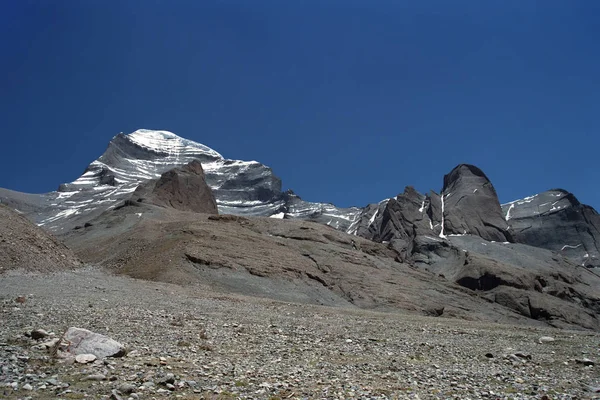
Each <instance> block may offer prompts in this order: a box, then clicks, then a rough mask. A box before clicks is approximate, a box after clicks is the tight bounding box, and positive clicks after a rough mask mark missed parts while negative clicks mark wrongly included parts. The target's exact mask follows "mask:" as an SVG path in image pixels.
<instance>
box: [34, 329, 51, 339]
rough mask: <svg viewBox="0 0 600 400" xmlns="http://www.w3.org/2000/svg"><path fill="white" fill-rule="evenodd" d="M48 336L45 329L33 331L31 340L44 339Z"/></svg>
mask: <svg viewBox="0 0 600 400" xmlns="http://www.w3.org/2000/svg"><path fill="white" fill-rule="evenodd" d="M48 335H49V334H48V332H46V331H45V330H43V329H34V330H32V331H31V338H32V339H35V340H40V339H44V338H45V337H48Z"/></svg>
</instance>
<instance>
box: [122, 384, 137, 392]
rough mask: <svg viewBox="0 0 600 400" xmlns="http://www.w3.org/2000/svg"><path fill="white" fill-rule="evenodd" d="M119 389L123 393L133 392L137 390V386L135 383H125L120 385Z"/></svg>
mask: <svg viewBox="0 0 600 400" xmlns="http://www.w3.org/2000/svg"><path fill="white" fill-rule="evenodd" d="M117 389H118V390H119V392H121V393H123V394H131V393H133V392H135V391H136V389H137V388H136V387H135V385H132V384H130V383H124V384H122V385H120V386H119V387H118V388H117Z"/></svg>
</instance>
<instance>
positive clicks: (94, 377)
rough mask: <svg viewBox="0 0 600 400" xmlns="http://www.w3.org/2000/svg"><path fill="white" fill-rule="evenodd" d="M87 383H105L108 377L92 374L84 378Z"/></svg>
mask: <svg viewBox="0 0 600 400" xmlns="http://www.w3.org/2000/svg"><path fill="white" fill-rule="evenodd" d="M83 380H85V381H104V380H106V375H104V374H91V375H88V376H86V377H85V378H83Z"/></svg>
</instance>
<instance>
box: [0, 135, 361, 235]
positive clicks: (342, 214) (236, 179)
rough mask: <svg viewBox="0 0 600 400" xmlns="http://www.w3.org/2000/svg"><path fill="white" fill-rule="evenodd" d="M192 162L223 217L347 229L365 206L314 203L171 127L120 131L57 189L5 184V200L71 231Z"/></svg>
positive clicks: (268, 173) (0, 196)
mask: <svg viewBox="0 0 600 400" xmlns="http://www.w3.org/2000/svg"><path fill="white" fill-rule="evenodd" d="M194 160H198V161H199V162H201V164H202V168H203V170H204V173H205V175H206V182H207V184H208V185H209V186H210V188H211V189H212V191H213V193H214V196H215V198H216V202H217V205H218V209H219V212H220V213H222V214H235V215H245V216H272V217H274V218H289V219H309V220H315V221H318V222H323V223H326V224H329V225H331V226H333V227H335V228H337V229H341V230H346V229H347V228H348V227H349V226H350V224H351V223H352V222H353V221H354V219H355V218H357V216H358V214H359V213H360V209H359V208H348V209H344V208H337V207H335V206H333V205H330V204H324V203H311V202H307V201H303V200H302V199H301V198H299V197H298V196H297V195H295V194H294V193H293V192H285V193H283V192H282V191H281V180H280V179H279V178H278V177H277V176H275V175H274V174H273V171H272V170H271V168H269V167H266V166H265V165H263V164H261V163H259V162H256V161H240V160H227V159H225V158H223V156H221V155H220V154H219V153H217V152H216V151H214V150H212V149H210V148H208V147H206V146H204V145H202V144H199V143H196V142H193V141H191V140H187V139H183V138H181V137H179V136H177V135H175V134H173V133H171V132H167V131H152V130H146V129H140V130H137V131H135V132H133V133H131V134H128V135H125V134H122V133H120V134H118V135H116V136H115V137H114V138H113V139H112V140H111V141H110V143H109V144H108V148H107V149H106V151H105V152H104V154H102V155H101V156H100V157H99V158H98V159H97V160H95V161H93V162H92V163H91V164H90V165H89V166H88V167H87V168H86V169H85V171H84V173H83V175H81V176H80V177H79V178H78V179H76V180H75V181H73V182H71V183H65V184H62V185H60V187H59V188H58V190H57V191H55V192H50V193H46V194H41V195H31V194H24V193H18V192H13V191H10V190H6V189H2V190H0V201H2V203H5V204H8V205H10V206H12V207H13V208H16V209H19V210H21V211H22V212H24V213H26V214H27V215H28V216H29V217H30V218H31V219H32V220H33V221H34V222H36V223H37V224H39V225H41V226H43V227H44V228H46V229H48V230H50V231H53V232H60V231H65V230H67V231H68V230H69V229H72V228H73V227H75V226H82V225H84V224H85V223H86V222H88V221H89V220H90V219H92V218H94V217H96V216H98V215H100V214H101V213H102V212H103V211H105V210H108V209H111V208H114V207H116V206H117V205H118V204H120V203H121V202H123V201H124V200H125V199H128V198H129V196H130V195H131V193H133V192H134V191H135V190H136V189H137V187H138V186H139V185H140V183H142V182H146V181H149V180H151V179H159V178H160V176H161V174H163V173H164V172H167V171H169V170H171V169H173V168H175V167H181V166H183V165H185V164H188V163H190V162H192V161H194Z"/></svg>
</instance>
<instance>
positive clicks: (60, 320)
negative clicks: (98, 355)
mask: <svg viewBox="0 0 600 400" xmlns="http://www.w3.org/2000/svg"><path fill="white" fill-rule="evenodd" d="M18 296H25V301H24V302H22V303H19V302H16V301H15V299H16V298H17V297H18ZM0 306H1V309H0V321H1V322H0V397H3V398H8V399H19V398H20V399H25V398H32V399H56V398H60V399H68V398H84V397H88V398H109V396H112V398H115V399H117V398H123V399H126V398H134V399H135V398H140V399H154V398H156V399H160V398H179V399H202V398H205V399H212V398H221V399H229V398H254V399H285V398H327V399H329V398H332V399H333V398H340V399H342V398H380V399H386V398H415V399H416V398H420V399H429V398H434V399H437V398H439V399H442V398H443V399H445V398H459V399H467V398H470V399H478V398H485V399H497V398H500V399H521V398H532V399H533V398H535V399H542V398H549V399H569V398H579V399H581V398H600V393H594V392H593V391H592V389H593V388H595V387H599V386H600V374H599V373H598V368H599V367H598V364H597V362H598V361H600V335H599V334H597V333H591V332H581V331H577V332H576V331H566V330H556V329H551V328H534V327H516V326H508V325H499V324H491V323H480V322H469V321H460V320H455V319H446V318H443V317H440V318H433V317H422V316H415V315H404V314H391V313H385V314H384V313H377V312H371V311H365V310H357V309H350V308H342V307H339V308H332V307H323V306H311V305H299V304H290V303H284V302H277V301H273V300H261V299H255V298H250V297H242V296H230V295H228V296H223V295H222V294H219V293H214V292H211V291H210V290H209V289H208V288H206V287H202V286H193V287H192V286H190V287H181V286H177V285H172V284H166V283H156V282H147V281H141V280H135V279H132V278H128V277H123V276H112V275H110V274H108V273H106V272H104V271H102V270H99V269H90V268H86V269H80V270H77V271H69V272H59V273H53V274H50V275H31V274H28V273H25V272H23V271H11V272H9V273H6V274H4V275H2V277H1V278H0ZM67 326H77V327H81V328H86V329H90V330H92V331H95V332H98V333H102V334H105V335H108V336H110V337H112V338H113V339H115V340H117V341H119V342H121V343H123V344H125V345H126V346H127V347H128V349H129V354H128V355H127V356H125V357H123V358H115V359H108V360H105V361H96V362H95V363H93V364H86V365H82V364H77V363H75V364H73V363H70V362H68V361H66V360H64V359H60V358H59V359H53V358H52V357H50V356H49V355H48V353H47V352H46V351H43V350H37V349H35V348H32V347H33V346H35V345H36V344H38V342H36V341H35V340H33V339H31V338H28V337H26V336H25V335H24V333H26V332H30V331H31V330H32V329H36V328H42V329H45V330H47V331H48V332H54V333H55V334H56V335H60V334H61V333H62V332H63V330H64V329H65V328H66V327H67ZM543 336H550V337H552V338H553V339H554V341H552V342H545V343H540V342H539V339H540V338H541V337H543ZM486 354H487V356H486ZM583 358H587V359H590V360H591V361H592V362H596V365H595V366H584V365H582V364H581V363H578V362H577V361H576V360H577V359H580V360H581V359H583ZM171 374H172V375H171ZM118 388H120V389H121V392H116V391H114V390H115V389H118ZM27 389H31V390H27ZM129 391H133V392H132V393H130V394H125V392H129ZM544 396H546V397H544Z"/></svg>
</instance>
